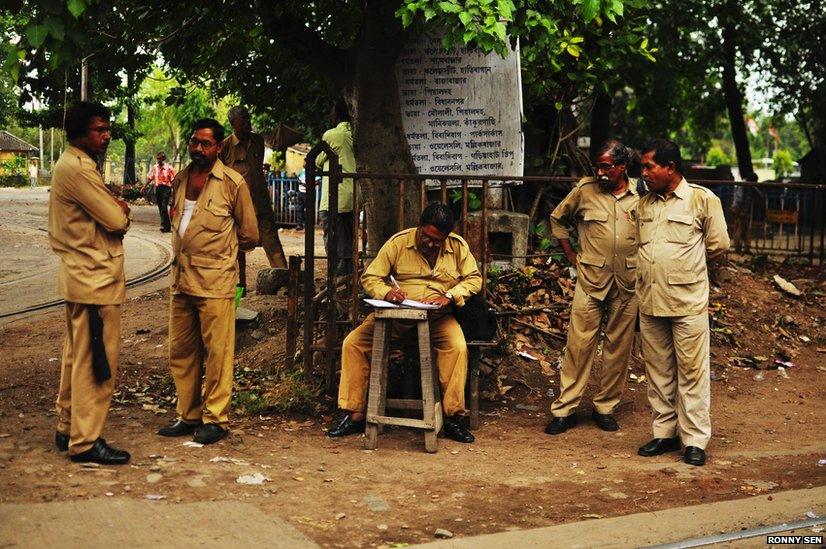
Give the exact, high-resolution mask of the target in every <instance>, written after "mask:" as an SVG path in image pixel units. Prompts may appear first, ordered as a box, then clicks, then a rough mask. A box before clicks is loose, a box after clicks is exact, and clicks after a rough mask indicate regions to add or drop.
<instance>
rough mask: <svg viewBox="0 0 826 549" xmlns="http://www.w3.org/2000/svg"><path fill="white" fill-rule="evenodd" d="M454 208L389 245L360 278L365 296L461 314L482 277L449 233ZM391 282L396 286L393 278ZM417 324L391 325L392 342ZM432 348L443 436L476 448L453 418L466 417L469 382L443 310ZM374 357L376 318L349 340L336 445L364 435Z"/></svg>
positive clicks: (461, 340) (434, 207) (438, 209)
mask: <svg viewBox="0 0 826 549" xmlns="http://www.w3.org/2000/svg"><path fill="white" fill-rule="evenodd" d="M453 226H454V219H453V213H452V212H451V211H450V208H448V207H447V206H444V205H442V204H438V203H434V204H431V205H429V206H428V207H427V208H425V209H424V211H422V215H421V217H420V219H419V226H418V227H416V228H414V229H406V230H404V231H401V232H399V233H396V234H395V235H393V236H392V237H390V240H388V241H387V242H385V244H384V246H382V247H381V249H380V250H379V253H378V255H377V256H376V259H374V260H373V262H372V263H370V266H369V267H367V270H365V272H364V274H363V275H362V277H361V284H362V286H364V290H365V292H367V293H368V294H369V295H370V297H372V298H374V299H384V300H387V301H390V302H392V303H401V302H402V301H404V300H405V299H408V298H409V299H414V300H417V301H422V302H424V303H433V304H435V305H439V306H440V307H444V308H447V307H449V306H450V305H451V304H456V306H458V307H462V306H463V305H464V303H465V300H466V299H467V298H468V297H470V296H472V295H473V294H476V293H478V292H479V291H480V290H481V289H482V276H481V275H480V274H479V269H478V268H477V267H476V260H475V259H474V258H473V255H472V254H471V253H470V248H469V247H468V245H467V242H465V241H464V239H462V237H460V236H459V235H457V234H454V233H452V232H451V231H452V230H453ZM391 277H392V278H391ZM412 327H413V326H412V324H409V323H404V322H394V323H393V334H392V337H394V338H396V337H399V336H401V335H403V334H404V332H406V331H408V330H409V329H410V328H412ZM430 338H431V339H430V340H431V342H432V344H433V348H434V350H435V352H436V368H437V369H438V370H439V382H440V384H441V388H442V405H443V407H444V410H445V416H447V417H448V419H447V421H446V422H445V426H444V431H445V435H447V436H448V437H449V438H451V439H453V440H456V441H458V442H473V440H474V438H473V435H472V434H470V432H469V431H468V430H467V429H465V428H464V427H463V426H462V425H461V424H459V423H458V422H457V421H456V419H455V417H454V416H462V415H466V414H467V411H466V410H465V380H466V379H467V344H466V343H465V337H464V334H463V333H462V328H461V327H460V326H459V323H458V322H456V319H455V318H454V317H453V315H451V314H449V311H448V310H447V309H445V311H444V314H443V315H437V317H436V318H433V319H431V321H430ZM372 349H373V315H372V314H371V315H369V316H368V317H367V318H366V319H365V320H364V322H363V323H362V324H361V325H360V326H359V327H358V328H356V329H355V330H353V331H352V332H350V334H348V335H347V337H346V338H345V339H344V344H343V345H342V348H341V382H340V384H339V388H338V405H339V407H340V408H341V409H342V410H346V411H347V414H346V415H345V416H344V417H343V418H342V419H341V420H339V421H338V422H337V423H336V425H335V426H334V427H333V428H332V429H330V430H329V431H328V432H327V434H328V435H329V436H331V437H340V436H345V435H351V434H354V433H358V432H361V431H364V410H365V408H366V406H367V400H366V397H367V386H368V378H369V376H370V362H369V361H368V360H367V354H368V353H370V352H371V351H372Z"/></svg>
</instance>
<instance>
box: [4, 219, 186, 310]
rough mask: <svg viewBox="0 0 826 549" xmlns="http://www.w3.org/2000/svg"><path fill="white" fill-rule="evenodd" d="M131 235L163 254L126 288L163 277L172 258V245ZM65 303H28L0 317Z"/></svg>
mask: <svg viewBox="0 0 826 549" xmlns="http://www.w3.org/2000/svg"><path fill="white" fill-rule="evenodd" d="M133 236H134V238H136V239H138V240H141V241H142V242H145V243H148V244H151V245H154V246H155V247H156V248H157V249H159V250H160V251H161V253H162V254H163V256H164V260H163V262H162V263H161V264H160V265H158V266H157V267H155V268H154V269H152V270H150V271H148V272H146V273H143V274H140V275H138V276H136V277H133V278H131V279H129V280H127V281H126V287H127V288H137V287H139V286H142V285H144V284H149V283H151V282H154V281H156V280H159V279H160V278H163V277H164V276H166V275H167V274H168V273H169V270H170V268H171V266H172V260H173V256H172V247H171V246H169V245H167V244H165V243H162V242H159V241H158V240H156V239H153V238H147V237H144V236H137V235H133ZM22 280H24V278H21V279H16V280H14V281H10V282H8V283H6V285H8V284H13V283H16V282H20V281H22ZM65 303H66V300H65V299H53V300H51V301H46V302H43V303H39V304H37V305H30V306H28V307H24V308H22V309H17V310H14V311H7V312H0V319H7V318H12V317H16V316H20V315H25V314H29V313H35V312H38V311H45V310H48V309H52V308H54V307H60V306H61V305H64V304H65Z"/></svg>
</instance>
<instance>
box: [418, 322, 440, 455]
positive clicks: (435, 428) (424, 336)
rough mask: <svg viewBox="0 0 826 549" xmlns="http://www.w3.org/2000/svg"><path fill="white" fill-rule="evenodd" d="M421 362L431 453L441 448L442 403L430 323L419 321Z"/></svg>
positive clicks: (426, 441) (426, 443) (427, 445)
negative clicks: (437, 387)
mask: <svg viewBox="0 0 826 549" xmlns="http://www.w3.org/2000/svg"><path fill="white" fill-rule="evenodd" d="M418 336H419V338H418V339H419V362H420V370H421V378H422V401H423V406H422V408H423V409H422V416H423V419H424V421H425V423H428V424H430V426H431V427H430V428H428V429H425V431H424V447H425V450H426V451H427V452H429V453H433V452H436V451H437V450H438V449H439V445H438V441H437V440H436V435H438V433H439V429H441V427H442V403H441V401H438V402H437V400H439V399H437V398H436V396H437V394H436V384H435V383H434V379H433V377H434V368H433V357H432V354H431V349H430V324H429V323H427V322H419V323H418Z"/></svg>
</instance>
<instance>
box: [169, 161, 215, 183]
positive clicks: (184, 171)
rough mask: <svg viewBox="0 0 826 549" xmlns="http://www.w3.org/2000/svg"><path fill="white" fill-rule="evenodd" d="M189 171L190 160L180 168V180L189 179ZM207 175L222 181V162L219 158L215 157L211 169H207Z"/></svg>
mask: <svg viewBox="0 0 826 549" xmlns="http://www.w3.org/2000/svg"><path fill="white" fill-rule="evenodd" d="M191 172H192V162H190V163H189V164H187V166H186V168H184V169H182V170H181V173H180V174H179V175H180V177H181V180H184V181H186V180H189V174H190V173H191ZM209 175H211V176H212V177H214V178H216V179H218V180H220V181H223V179H224V163H223V162H221V159H220V158H216V159H215V164H213V165H212V169H211V170H209Z"/></svg>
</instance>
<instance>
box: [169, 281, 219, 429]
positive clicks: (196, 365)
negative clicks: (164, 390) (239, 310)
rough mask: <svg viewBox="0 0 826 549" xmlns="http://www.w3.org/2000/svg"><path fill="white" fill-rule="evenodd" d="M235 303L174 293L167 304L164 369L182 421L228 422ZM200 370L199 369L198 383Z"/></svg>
mask: <svg viewBox="0 0 826 549" xmlns="http://www.w3.org/2000/svg"><path fill="white" fill-rule="evenodd" d="M234 355H235V305H234V303H233V299H232V298H229V297H227V298H207V297H195V296H191V295H186V294H176V295H173V296H172V299H171V300H170V308H169V369H170V370H171V371H172V379H174V380H175V389H176V390H177V392H178V407H177V412H178V417H179V418H180V419H182V420H184V421H186V422H189V423H193V422H197V421H203V422H204V423H217V424H219V425H221V426H224V427H225V426H226V424H227V423H228V422H229V407H230V400H231V398H232V361H233V358H234ZM201 368H203V369H204V371H205V373H204V380H203V385H202V383H201Z"/></svg>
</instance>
